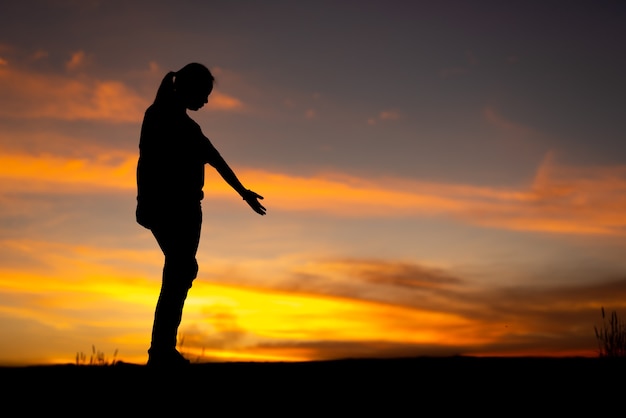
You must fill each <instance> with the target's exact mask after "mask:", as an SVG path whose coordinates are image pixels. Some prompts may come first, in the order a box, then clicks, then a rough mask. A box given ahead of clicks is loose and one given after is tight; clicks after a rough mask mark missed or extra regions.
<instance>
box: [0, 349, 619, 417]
mask: <svg viewBox="0 0 626 418" xmlns="http://www.w3.org/2000/svg"><path fill="white" fill-rule="evenodd" d="M625 372H626V361H624V360H622V359H600V358H558V359H554V358H474V357H443V358H439V357H432V358H430V357H424V358H409V359H384V360H383V359H364V360H338V361H322V362H306V363H206V364H192V365H191V366H190V367H189V368H188V369H185V370H175V371H157V370H152V369H148V368H147V367H145V366H143V365H133V364H117V365H114V366H75V365H59V366H30V367H15V368H12V367H4V368H0V382H2V392H0V393H1V394H2V406H3V409H4V410H5V411H16V413H11V414H9V415H5V414H2V415H3V416H35V415H41V413H42V412H44V413H45V414H46V415H51V416H54V414H55V413H60V414H63V415H66V416H67V415H72V416H78V415H84V416H112V415H121V416H153V415H154V416H162V415H165V416H167V415H170V416H171V415H177V416H180V415H189V414H194V415H196V414H200V415H202V416H204V415H220V416H222V415H228V416H235V417H236V416H243V415H244V414H246V415H247V413H246V412H248V413H249V412H252V413H254V414H255V415H261V416H265V415H273V416H275V415H283V416H295V417H298V416H311V415H313V414H314V413H316V412H323V413H324V415H327V416H338V415H343V416H346V415H347V416H354V415H355V414H357V412H358V413H359V414H360V413H361V412H369V414H367V415H368V416H385V417H392V416H393V417H395V416H405V415H409V416H417V415H420V416H450V414H453V413H454V414H457V413H464V414H469V413H470V412H472V413H474V412H478V413H480V414H481V415H483V416H484V415H488V416H519V414H521V413H526V414H528V413H532V415H533V416H551V415H556V416H563V414H565V413H567V412H577V414H576V415H579V414H581V413H585V412H586V411H592V410H591V409H589V410H588V409H587V408H593V415H607V414H610V415H614V414H613V413H611V412H610V411H611V410H612V406H611V405H614V406H616V407H617V408H619V410H620V411H621V412H620V414H621V413H623V412H624V408H623V404H624V402H623V400H624V397H626V379H625V378H626V374H625ZM603 411H604V412H603ZM472 415H473V414H472ZM618 415H619V414H618Z"/></svg>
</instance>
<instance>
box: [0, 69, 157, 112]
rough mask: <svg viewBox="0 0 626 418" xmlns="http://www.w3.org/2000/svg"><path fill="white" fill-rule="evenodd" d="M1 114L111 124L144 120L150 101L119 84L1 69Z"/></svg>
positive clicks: (116, 82)
mask: <svg viewBox="0 0 626 418" xmlns="http://www.w3.org/2000/svg"><path fill="white" fill-rule="evenodd" d="M0 89H2V91H3V97H2V99H0V100H1V102H2V106H0V115H1V116H4V117H10V118H27V119H35V118H53V119H62V120H96V121H108V122H138V121H141V119H142V117H143V113H144V111H145V109H146V107H147V105H148V102H147V101H146V100H145V99H144V98H142V97H140V96H139V95H138V94H137V93H135V92H134V91H133V90H132V89H130V88H129V87H128V86H126V85H124V84H123V83H121V82H119V81H113V80H105V81H101V80H94V79H89V78H86V77H75V78H71V77H66V76H61V75H52V74H38V73H32V72H29V71H27V70H19V69H16V68H13V67H10V66H4V67H0Z"/></svg>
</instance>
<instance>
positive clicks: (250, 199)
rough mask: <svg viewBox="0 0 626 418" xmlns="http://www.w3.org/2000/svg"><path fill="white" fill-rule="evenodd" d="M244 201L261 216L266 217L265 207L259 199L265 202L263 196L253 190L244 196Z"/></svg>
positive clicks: (246, 192) (247, 191)
mask: <svg viewBox="0 0 626 418" xmlns="http://www.w3.org/2000/svg"><path fill="white" fill-rule="evenodd" d="M242 197H243V200H245V201H246V203H247V204H248V205H250V207H251V208H252V210H254V211H255V212H256V213H258V214H259V215H265V207H264V206H263V205H262V204H261V203H260V202H259V199H261V200H263V196H261V195H258V194H256V193H254V192H253V191H252V190H247V189H246V191H245V192H244V193H243V195H242Z"/></svg>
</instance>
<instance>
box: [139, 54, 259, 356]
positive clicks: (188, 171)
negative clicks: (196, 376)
mask: <svg viewBox="0 0 626 418" xmlns="http://www.w3.org/2000/svg"><path fill="white" fill-rule="evenodd" d="M214 80H215V79H214V78H213V75H212V74H211V72H210V71H209V69H208V68H207V67H205V66H204V65H202V64H198V63H191V64H188V65H186V66H184V67H183V68H182V69H180V70H179V71H177V72H170V73H168V74H167V75H166V76H165V77H164V78H163V81H162V82H161V85H160V87H159V89H158V91H157V94H156V98H155V100H154V103H153V104H152V105H151V106H150V107H148V109H147V110H146V113H145V116H144V120H143V124H142V127H141V137H140V140H139V161H138V163H137V210H136V218H137V222H138V223H139V224H140V225H142V226H143V227H145V228H148V229H149V230H150V231H151V232H152V234H153V235H154V238H155V239H156V241H157V243H158V245H159V247H160V248H161V250H162V251H163V255H164V256H165V262H164V266H163V278H162V283H161V292H160V294H159V299H158V301H157V305H156V309H155V313H154V324H153V328H152V342H151V345H150V349H149V350H148V354H149V356H148V365H149V366H180V365H185V364H188V363H189V361H188V360H187V359H185V358H184V357H183V356H182V355H181V354H180V353H179V352H178V351H177V350H176V335H177V333H178V326H179V324H180V321H181V317H182V311H183V305H184V303H185V299H186V298H187V292H188V291H189V289H190V288H191V285H192V282H193V280H194V279H195V278H196V276H197V274H198V263H197V261H196V251H197V249H198V243H199V241H200V228H201V224H202V209H201V205H200V201H201V200H202V199H203V197H204V193H203V191H202V188H203V186H204V165H205V164H207V163H208V164H210V165H211V166H212V167H214V168H215V169H216V170H217V172H218V173H219V174H220V175H221V176H222V178H223V179H224V180H225V181H226V182H227V183H228V184H229V185H230V186H231V187H232V188H233V189H234V190H235V191H236V192H237V193H239V195H240V196H241V197H242V198H243V200H244V201H246V203H247V204H248V205H250V207H251V208H252V209H253V210H254V211H255V212H257V213H258V214H260V215H265V207H263V205H261V203H260V202H259V199H263V197H262V196H260V195H258V194H256V193H255V192H253V191H251V190H248V189H246V188H245V187H244V186H243V185H242V184H241V182H240V181H239V179H238V178H237V176H236V175H235V173H234V172H233V171H232V170H231V168H230V167H229V166H228V164H227V163H226V161H224V159H223V158H222V156H221V155H220V153H219V152H218V151H217V150H216V149H215V147H213V145H212V144H211V141H209V139H208V138H207V137H205V136H204V134H203V133H202V130H201V129H200V126H199V125H198V124H197V123H196V122H195V121H193V120H192V119H191V118H190V117H189V115H188V114H187V109H189V110H194V111H195V110H198V109H200V108H201V107H202V106H204V104H205V103H207V101H208V97H209V95H210V94H211V91H212V90H213V83H214Z"/></svg>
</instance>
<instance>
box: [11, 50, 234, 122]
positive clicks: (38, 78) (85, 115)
mask: <svg viewBox="0 0 626 418" xmlns="http://www.w3.org/2000/svg"><path fill="white" fill-rule="evenodd" d="M86 61H87V57H86V54H85V53H84V52H83V51H78V52H75V53H74V54H73V55H72V57H71V59H70V60H69V61H68V62H67V64H66V66H67V70H68V71H69V72H70V73H72V74H73V75H65V74H52V73H42V72H34V71H31V70H29V69H27V68H18V67H16V66H11V65H8V63H7V62H6V61H5V62H4V65H0V90H2V92H3V94H2V97H1V98H0V117H6V118H15V119H40V118H46V119H59V120H66V121H79V120H87V121H96V122H108V123H140V122H141V120H142V118H143V114H144V112H145V109H146V108H147V107H148V106H149V105H150V103H151V101H150V100H148V99H146V97H144V96H143V95H142V94H139V93H138V92H137V91H136V90H135V89H134V88H132V87H130V86H129V85H127V84H125V83H124V82H122V81H118V80H102V79H98V78H95V77H92V76H89V75H87V74H83V73H80V72H79V70H81V69H83V68H84V66H85V63H86ZM155 68H157V64H155V63H151V64H150V70H149V71H150V74H152V73H153V72H154V71H155ZM155 91H156V88H155ZM151 97H152V96H151ZM206 107H207V108H208V109H211V110H220V111H239V110H241V109H242V108H243V107H244V105H243V103H242V101H241V100H240V99H238V98H236V97H233V96H231V95H228V94H225V93H221V92H214V93H213V94H212V95H211V96H210V98H209V102H208V103H207V105H206Z"/></svg>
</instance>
